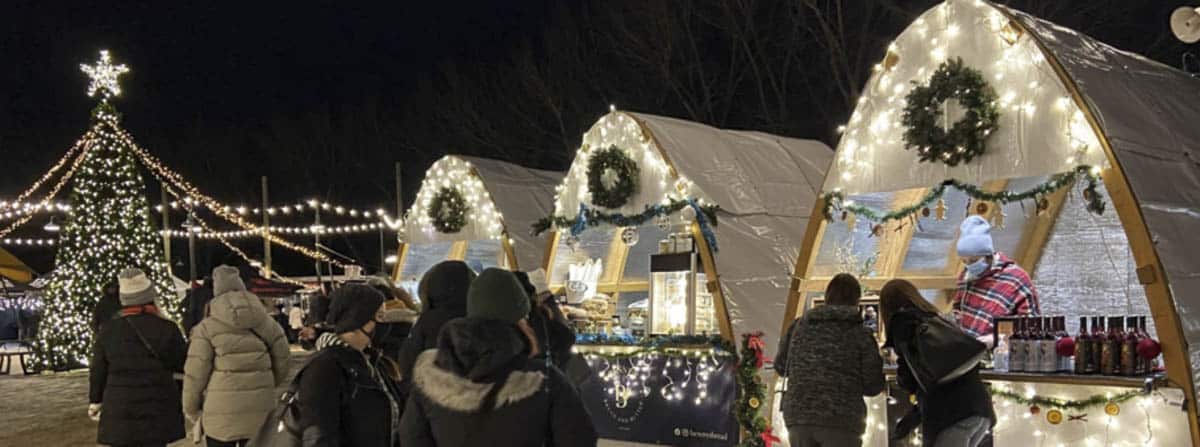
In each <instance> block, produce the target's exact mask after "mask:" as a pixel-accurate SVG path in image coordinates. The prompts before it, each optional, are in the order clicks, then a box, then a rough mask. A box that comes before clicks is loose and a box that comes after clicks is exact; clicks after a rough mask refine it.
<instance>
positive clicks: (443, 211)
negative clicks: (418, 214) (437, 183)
mask: <svg viewBox="0 0 1200 447" xmlns="http://www.w3.org/2000/svg"><path fill="white" fill-rule="evenodd" d="M470 210H471V208H470V207H469V206H467V199H466V198H464V197H463V195H462V192H459V190H458V188H453V187H447V186H443V187H442V189H439V190H438V192H437V194H434V196H433V200H432V201H431V202H430V203H429V210H428V211H426V215H427V216H429V218H430V219H432V220H433V228H435V229H437V230H438V231H439V232H441V233H457V232H459V231H462V229H463V227H464V226H466V225H467V212H468V211H470Z"/></svg>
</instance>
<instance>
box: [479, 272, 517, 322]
mask: <svg viewBox="0 0 1200 447" xmlns="http://www.w3.org/2000/svg"><path fill="white" fill-rule="evenodd" d="M529 308H530V304H529V295H527V294H526V293H525V287H524V286H522V285H521V281H519V280H518V279H517V275H515V274H513V272H510V271H508V270H503V269H498V268H489V269H487V270H484V271H483V273H480V274H479V277H477V278H475V281H472V282H471V288H470V289H468V290H467V317H468V318H482V319H485V320H500V321H505V322H508V323H516V322H517V321H520V320H521V319H522V318H525V317H526V316H527V315H529Z"/></svg>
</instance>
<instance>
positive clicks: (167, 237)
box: [159, 184, 191, 287]
mask: <svg viewBox="0 0 1200 447" xmlns="http://www.w3.org/2000/svg"><path fill="white" fill-rule="evenodd" d="M159 192H160V193H162V197H161V200H162V205H161V206H162V210H161V211H162V229H163V231H162V239H163V256H164V257H166V258H167V272H171V204H170V203H168V202H167V185H165V184H164V185H162V188H160V189H159ZM172 276H174V274H173V273H172ZM172 281H173V280H172ZM188 287H191V284H188Z"/></svg>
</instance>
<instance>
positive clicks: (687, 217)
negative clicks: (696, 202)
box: [679, 206, 696, 223]
mask: <svg viewBox="0 0 1200 447" xmlns="http://www.w3.org/2000/svg"><path fill="white" fill-rule="evenodd" d="M679 217H680V218H682V219H683V221H684V222H686V223H692V222H695V221H696V209H695V208H692V207H690V206H685V207H683V209H682V210H680V211H679Z"/></svg>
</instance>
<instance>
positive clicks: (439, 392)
mask: <svg viewBox="0 0 1200 447" xmlns="http://www.w3.org/2000/svg"><path fill="white" fill-rule="evenodd" d="M437 357H438V352H437V350H436V349H430V350H428V351H425V352H422V353H421V355H420V356H418V357H417V364H416V367H415V368H413V385H414V386H416V387H417V389H418V390H420V391H421V394H423V395H425V397H427V398H428V399H429V401H430V402H433V403H434V404H436V405H438V406H440V407H443V408H446V409H448V410H452V411H457V412H462V413H476V412H479V411H481V410H484V408H483V406H484V402H485V401H486V400H487V399H488V395H489V394H492V389H493V388H495V387H497V386H499V387H500V389H499V390H497V391H496V392H495V398H494V399H493V401H494V402H495V403H494V404H493V405H492V406H491V408H487V409H488V410H494V409H499V408H501V407H504V406H506V405H511V404H515V403H518V402H520V401H522V400H525V399H527V398H529V397H531V396H533V395H534V394H536V393H537V392H538V391H540V390H541V389H542V384H543V382H544V381H545V380H546V375H545V374H543V373H542V372H539V371H522V370H515V371H512V372H511V373H509V374H508V377H507V378H505V379H504V381H503V382H495V383H489V382H472V381H471V380H469V379H467V378H466V377H463V376H459V375H457V374H454V373H453V372H450V371H447V370H444V369H442V368H440V367H438V365H437V363H436V360H437Z"/></svg>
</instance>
